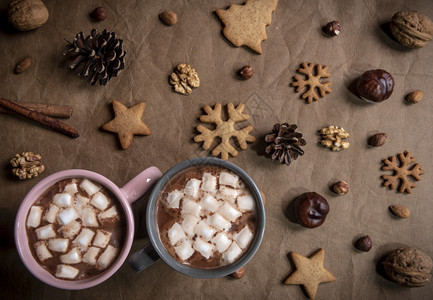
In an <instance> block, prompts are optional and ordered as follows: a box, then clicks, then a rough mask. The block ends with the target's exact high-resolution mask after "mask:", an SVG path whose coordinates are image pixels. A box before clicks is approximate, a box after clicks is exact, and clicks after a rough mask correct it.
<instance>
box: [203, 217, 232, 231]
mask: <svg viewBox="0 0 433 300" xmlns="http://www.w3.org/2000/svg"><path fill="white" fill-rule="evenodd" d="M207 223H208V224H209V225H211V226H213V227H215V228H216V229H219V230H223V231H228V230H229V229H230V227H231V224H230V221H228V220H226V219H225V218H224V217H223V216H221V215H220V214H218V213H214V214H213V215H212V216H210V217H208V218H207Z"/></svg>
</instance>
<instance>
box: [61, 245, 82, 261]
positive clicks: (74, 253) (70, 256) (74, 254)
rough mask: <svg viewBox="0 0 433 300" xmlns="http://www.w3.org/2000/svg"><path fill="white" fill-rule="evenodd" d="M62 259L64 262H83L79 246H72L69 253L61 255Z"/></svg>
mask: <svg viewBox="0 0 433 300" xmlns="http://www.w3.org/2000/svg"><path fill="white" fill-rule="evenodd" d="M60 261H61V262H62V263H64V264H78V263H79V262H81V254H80V251H78V248H77V247H74V248H72V250H71V251H69V252H68V253H66V254H64V255H61V256H60Z"/></svg>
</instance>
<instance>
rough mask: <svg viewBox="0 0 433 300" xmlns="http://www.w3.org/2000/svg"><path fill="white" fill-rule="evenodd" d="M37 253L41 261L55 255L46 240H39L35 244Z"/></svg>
mask: <svg viewBox="0 0 433 300" xmlns="http://www.w3.org/2000/svg"><path fill="white" fill-rule="evenodd" d="M35 248H36V255H37V256H38V258H39V260H40V261H44V260H46V259H48V258H51V257H53V256H52V255H51V253H50V251H49V250H48V248H47V244H46V243H45V242H42V241H39V242H37V243H36V244H35Z"/></svg>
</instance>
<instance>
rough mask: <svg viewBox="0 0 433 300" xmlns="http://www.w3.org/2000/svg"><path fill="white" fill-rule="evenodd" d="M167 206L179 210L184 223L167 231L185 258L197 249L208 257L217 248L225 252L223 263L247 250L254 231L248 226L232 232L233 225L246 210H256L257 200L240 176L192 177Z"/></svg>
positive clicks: (180, 256) (171, 193) (171, 240)
mask: <svg viewBox="0 0 433 300" xmlns="http://www.w3.org/2000/svg"><path fill="white" fill-rule="evenodd" d="M166 201H167V205H168V206H169V207H170V208H172V209H179V207H180V203H181V202H182V205H181V216H182V218H181V220H180V222H181V224H180V223H178V222H176V223H175V224H174V225H173V226H172V227H171V228H170V229H169V230H168V238H169V240H170V243H171V245H172V246H174V249H175V252H176V254H177V255H178V256H179V258H180V259H181V260H182V261H185V260H187V259H188V258H190V257H191V256H192V255H193V254H194V252H195V251H197V252H199V253H200V254H201V255H202V256H203V257H205V258H206V259H209V258H210V257H211V256H212V255H213V254H214V252H215V251H218V252H220V253H222V257H221V264H222V265H225V264H230V263H232V262H234V261H235V260H236V259H237V258H238V257H239V256H240V255H241V254H242V253H243V251H245V250H246V249H247V248H248V246H249V244H250V242H251V240H252V239H253V233H252V231H251V229H250V228H249V227H248V225H245V226H244V227H243V228H242V229H241V228H239V229H241V230H240V231H239V232H237V233H234V234H233V233H231V232H230V228H231V227H232V224H233V223H234V222H235V221H236V220H237V219H238V218H240V217H241V216H242V214H243V213H246V212H251V211H254V210H255V200H254V198H253V197H252V196H251V194H250V193H249V192H248V190H247V189H246V188H245V185H244V184H243V183H239V177H238V176H236V175H232V174H230V173H227V172H221V173H220V174H219V189H217V177H215V176H213V175H212V174H210V173H204V174H203V178H202V180H198V179H190V180H189V181H188V182H187V183H186V186H185V188H184V190H183V192H182V191H179V190H175V191H172V192H170V193H169V194H168V196H167V199H166Z"/></svg>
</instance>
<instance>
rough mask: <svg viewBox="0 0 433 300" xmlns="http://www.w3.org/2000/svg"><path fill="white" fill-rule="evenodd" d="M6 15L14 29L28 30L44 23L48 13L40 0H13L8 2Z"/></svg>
mask: <svg viewBox="0 0 433 300" xmlns="http://www.w3.org/2000/svg"><path fill="white" fill-rule="evenodd" d="M8 16H9V23H11V24H12V25H13V26H14V27H15V28H16V29H18V30H21V31H29V30H33V29H35V28H39V27H41V26H42V25H44V24H45V23H46V22H47V20H48V17H49V13H48V9H47V7H46V6H45V5H44V3H43V2H42V1H40V0H14V1H12V2H11V3H10V4H9V9H8Z"/></svg>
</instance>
